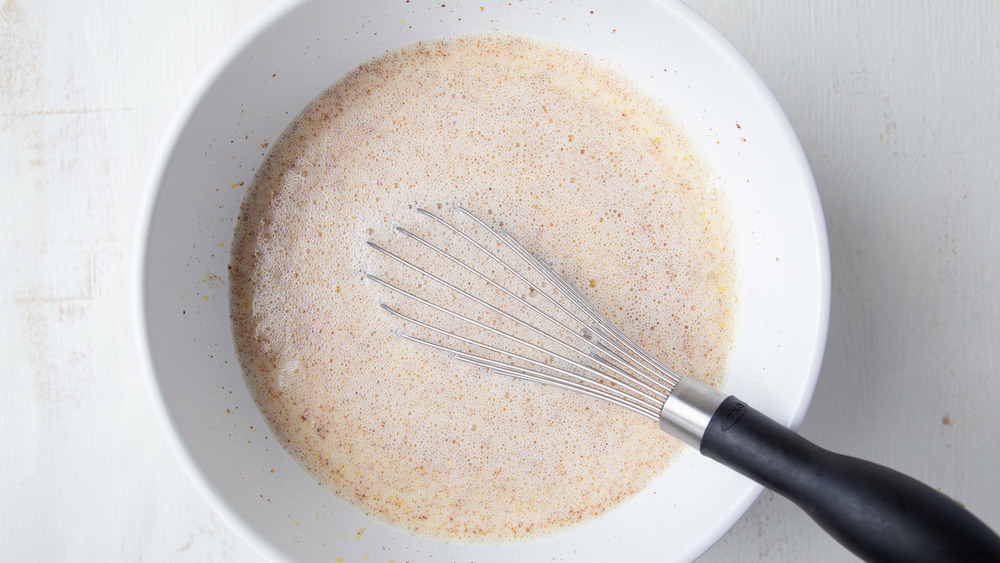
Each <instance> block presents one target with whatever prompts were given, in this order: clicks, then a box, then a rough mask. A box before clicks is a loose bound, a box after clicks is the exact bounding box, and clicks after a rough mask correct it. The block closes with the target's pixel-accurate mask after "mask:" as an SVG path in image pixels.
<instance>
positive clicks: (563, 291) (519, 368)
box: [365, 207, 680, 420]
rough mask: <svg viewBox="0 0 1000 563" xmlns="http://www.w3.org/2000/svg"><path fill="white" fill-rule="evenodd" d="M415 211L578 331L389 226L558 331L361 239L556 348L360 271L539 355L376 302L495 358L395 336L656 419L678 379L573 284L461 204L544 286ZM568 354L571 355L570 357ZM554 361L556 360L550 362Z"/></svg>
mask: <svg viewBox="0 0 1000 563" xmlns="http://www.w3.org/2000/svg"><path fill="white" fill-rule="evenodd" d="M416 211H417V213H418V214H420V215H422V216H425V217H427V218H429V219H431V220H433V221H434V222H435V223H437V224H438V225H440V226H441V227H443V228H444V229H446V230H447V231H448V232H450V233H452V234H454V235H457V236H458V237H459V238H460V239H462V240H464V241H465V242H466V243H468V244H469V245H471V247H472V248H474V249H476V251H478V252H479V253H481V254H482V255H483V256H485V257H486V258H488V259H489V261H492V262H494V263H496V264H497V265H499V266H500V267H501V268H503V270H504V271H506V272H508V273H509V274H511V275H513V276H514V277H515V278H516V279H517V280H518V281H520V282H521V283H523V284H524V285H526V286H527V287H528V288H529V289H530V291H531V292H533V293H534V294H537V295H541V296H543V297H544V298H545V299H546V300H547V301H548V302H549V303H550V304H551V305H553V306H554V307H555V308H556V309H557V310H558V311H559V312H560V313H561V314H563V315H566V316H567V317H568V318H569V319H572V322H573V323H576V324H578V325H579V327H580V329H573V328H571V327H569V326H568V325H567V324H566V323H565V322H564V321H561V320H559V319H558V318H556V317H555V316H554V315H552V314H550V313H548V312H546V311H544V310H542V309H541V308H539V307H538V306H536V305H535V304H532V303H530V302H528V301H527V300H526V299H525V298H523V297H522V296H521V295H518V293H517V292H516V291H513V290H512V289H510V288H509V287H506V286H505V284H502V283H500V282H498V281H497V280H495V279H493V278H492V277H491V276H489V275H487V274H485V273H484V272H482V271H480V270H478V269H477V268H476V267H474V266H471V265H470V264H468V263H467V262H465V261H463V260H462V259H460V258H458V257H456V256H455V255H454V254H452V253H450V252H449V251H448V250H445V249H443V248H441V247H440V246H438V245H436V244H434V243H432V242H430V241H428V240H427V239H425V238H424V237H421V236H419V235H416V234H414V233H413V232H411V231H409V230H407V229H405V228H403V227H397V228H396V231H397V232H399V233H400V234H402V235H404V236H406V237H407V238H408V239H410V240H412V241H415V242H416V243H417V244H419V245H421V246H422V247H423V248H426V249H429V250H431V251H432V252H433V253H435V254H437V255H438V256H440V257H442V258H444V259H445V260H447V261H449V262H451V263H452V264H454V265H456V266H458V267H460V268H461V269H462V270H464V271H466V272H468V273H470V274H472V275H474V276H475V277H476V278H478V279H480V280H482V281H483V282H485V284H486V285H488V286H490V287H492V288H494V289H496V290H498V291H499V292H500V293H502V294H503V295H504V296H506V297H507V298H509V299H512V300H513V301H514V302H515V303H517V304H518V306H519V307H523V308H524V309H525V311H526V312H528V313H529V314H532V315H536V316H537V317H538V318H540V319H542V320H544V321H545V322H547V323H549V324H551V325H552V326H553V327H554V328H556V329H557V330H558V331H560V332H561V333H562V334H563V337H557V336H555V335H554V334H553V333H551V332H550V331H547V330H543V329H541V328H539V327H538V326H536V325H535V324H533V323H532V322H529V321H528V320H525V319H524V318H522V317H520V316H518V315H515V314H513V313H511V312H509V311H506V310H504V309H503V308H502V307H501V306H498V305H497V304H495V303H491V302H489V301H487V300H486V299H485V298H482V297H479V296H476V295H474V294H472V293H471V292H470V291H466V290H464V289H462V288H460V287H458V286H456V285H455V284H453V283H450V282H448V281H447V280H445V279H443V278H442V277H441V276H438V275H436V274H434V273H432V272H430V271H428V270H427V269H425V268H422V267H420V266H417V265H416V264H414V263H413V262H411V261H409V260H407V259H406V258H403V257H402V256H400V255H399V254H396V253H394V252H392V251H390V250H387V249H385V248H383V247H382V246H380V245H378V244H376V243H374V242H371V241H369V242H368V245H369V246H370V247H371V248H373V249H375V250H376V251H377V252H378V253H380V254H382V255H384V256H386V257H388V258H390V259H391V260H393V261H394V262H397V263H399V264H401V265H403V266H405V267H406V268H408V269H410V270H412V271H413V272H416V273H417V274H419V275H420V276H421V277H424V278H426V279H429V280H431V281H433V282H434V283H436V284H438V285H440V286H441V287H444V288H446V289H447V290H448V291H449V292H451V293H452V294H454V295H455V296H460V297H461V298H464V299H466V300H468V301H469V302H471V303H474V304H476V305H477V306H479V307H482V308H485V309H486V310H489V311H491V312H492V313H495V314H498V315H500V316H501V317H502V318H504V319H507V320H509V321H511V322H513V323H515V324H516V325H518V326H521V327H523V328H525V329H526V330H527V331H528V332H530V333H531V334H533V335H534V336H537V337H539V338H540V339H542V340H543V341H545V342H548V343H552V344H556V345H557V346H558V347H559V348H560V349H561V350H563V351H564V353H559V352H555V351H553V350H552V349H548V348H546V347H544V346H541V345H539V344H536V343H534V342H531V341H529V340H526V339H524V338H521V337H518V336H515V335H514V334H510V332H509V331H505V330H502V329H500V328H497V327H495V326H490V325H489V324H486V323H484V322H481V321H479V320H476V319H473V318H472V317H470V316H469V315H467V314H463V313H460V312H458V311H456V310H454V309H453V308H452V307H453V306H454V305H453V306H452V307H448V306H444V305H441V304H439V303H435V302H433V301H431V300H429V299H425V298H424V297H421V296H418V295H416V294H414V293H413V292H411V291H407V290H406V289H403V288H401V287H399V286H398V285H395V284H393V283H390V282H388V281H386V280H384V279H382V278H380V277H378V276H376V275H373V274H371V273H366V274H365V276H366V277H367V278H368V279H369V280H371V281H373V282H375V283H377V284H379V285H381V286H383V287H386V288H387V289H389V290H391V291H393V292H395V293H397V294H399V295H401V296H403V297H405V298H407V299H410V300H412V301H414V302H416V303H418V304H420V305H422V306H425V307H429V308H431V309H433V310H435V311H437V312H440V313H443V314H445V315H447V316H449V317H451V318H454V319H456V320H458V321H461V323H464V324H465V325H467V326H470V327H475V328H476V329H478V330H479V331H481V334H484V335H492V336H493V337H500V339H501V341H507V342H511V343H514V344H516V345H517V346H520V347H523V348H527V349H530V350H532V351H534V352H537V353H539V354H541V355H542V358H543V359H537V358H532V357H530V356H528V355H525V354H523V353H518V352H516V351H514V350H512V349H508V348H506V347H504V346H502V345H494V344H490V343H487V342H484V341H483V340H482V339H479V338H472V337H469V336H464V335H462V334H459V333H458V332H457V331H455V330H447V329H444V328H441V327H439V326H434V325H433V324H430V323H428V322H425V321H422V320H419V319H417V318H414V317H412V316H410V315H407V314H404V313H402V312H400V311H399V310H397V309H394V308H393V307H390V306H388V305H386V304H384V303H383V304H382V305H381V306H382V308H383V309H385V310H386V311H388V312H389V313H391V314H392V315H394V316H395V317H397V318H399V319H401V320H403V321H404V322H405V323H408V324H410V325H413V326H416V327H420V328H422V329H424V330H427V331H430V332H431V333H433V334H436V335H438V336H440V337H443V338H444V339H445V341H447V340H449V339H450V340H457V341H458V342H462V343H464V344H466V345H469V346H471V347H473V349H479V350H484V351H487V352H490V353H492V354H496V355H497V356H498V357H499V358H500V359H493V358H490V357H487V355H480V354H478V353H473V352H472V351H471V350H470V351H463V350H460V349H458V348H456V347H452V346H448V345H445V344H441V343H436V342H432V341H430V340H427V339H424V338H420V337H417V336H414V335H411V334H405V333H403V334H402V336H403V337H404V338H406V339H407V340H410V341H412V342H416V343H419V344H422V345H425V346H428V347H430V348H433V349H436V350H439V351H442V352H445V353H448V354H450V355H451V356H452V357H454V358H455V359H458V360H460V361H463V362H465V363H468V364H472V365H476V366H479V367H483V368H486V369H487V370H490V371H492V372H493V373H497V374H501V375H506V376H511V377H516V378H519V379H525V380H530V381H535V382H539V383H544V384H547V385H551V386H555V387H559V388H562V389H567V390H570V391H575V392H577V393H581V394H584V395H587V396H590V397H594V398H598V399H602V400H605V401H608V402H611V403H613V404H616V405H618V406H621V407H624V408H626V409H628V410H630V411H632V412H635V413H638V414H641V415H643V416H646V417H649V418H652V419H654V420H656V419H658V418H659V416H660V411H661V409H662V407H663V404H664V402H665V401H666V399H667V398H668V397H669V396H670V393H671V391H672V390H673V388H674V386H675V385H676V384H677V382H678V381H679V380H680V378H679V377H678V376H677V375H676V374H675V373H674V372H672V371H671V370H669V369H668V368H666V367H665V366H663V364H661V363H660V362H658V361H657V360H656V359H655V358H653V357H652V356H650V355H649V354H648V353H646V352H645V351H643V350H642V348H640V347H639V346H638V345H637V344H635V343H634V342H633V341H632V340H631V339H629V338H628V337H627V336H626V335H625V334H624V333H622V332H621V331H620V330H619V329H618V328H617V327H616V326H615V325H614V324H613V323H611V322H610V321H609V320H608V319H607V317H605V316H604V315H603V314H602V313H601V312H600V311H599V310H597V309H596V308H595V307H594V306H593V305H592V304H591V303H590V302H589V301H588V300H587V298H586V297H585V296H584V295H583V293H582V292H580V290H579V289H577V288H576V287H575V286H573V284H571V283H569V282H567V281H566V280H565V279H563V278H562V277H561V276H560V275H559V274H558V273H556V272H555V270H554V269H552V268H551V267H550V266H549V265H548V264H546V263H545V262H543V261H542V260H540V259H538V258H537V257H535V256H534V255H532V254H531V253H530V252H529V251H528V250H527V249H526V248H525V247H524V246H522V245H521V244H520V243H518V242H517V241H516V240H515V239H514V238H513V237H511V236H510V235H509V234H508V233H506V232H504V231H502V230H498V229H495V228H493V227H491V226H489V225H488V224H486V223H485V222H484V221H482V220H481V219H480V218H478V217H476V216H475V215H473V214H472V213H471V212H470V211H468V210H466V209H464V208H462V207H458V208H457V211H459V212H460V213H461V214H462V215H464V216H466V217H468V218H469V219H471V220H472V221H473V222H474V223H476V225H478V227H479V229H480V230H482V231H483V232H484V233H487V234H489V235H490V236H491V237H493V238H494V239H496V241H499V242H500V243H501V244H502V245H503V246H504V247H506V248H507V249H509V250H510V251H511V252H512V253H513V254H514V255H516V256H517V257H518V259H520V261H521V262H523V264H524V265H526V266H527V272H526V273H528V274H531V275H534V276H535V277H540V278H541V280H544V283H545V284H547V285H548V286H550V288H545V287H543V286H541V285H539V284H538V283H536V282H534V281H532V280H531V279H530V278H529V277H528V275H525V273H522V272H521V271H520V270H519V269H518V268H516V267H515V266H513V265H512V264H511V263H510V262H509V261H508V260H506V259H504V258H502V257H500V256H499V255H498V254H497V253H496V252H494V251H492V250H490V249H489V248H487V247H486V246H485V245H484V244H482V243H481V242H479V241H478V240H476V239H475V238H473V237H472V236H470V235H469V234H467V233H465V232H463V231H462V230H461V229H459V228H458V227H455V226H454V225H452V224H451V223H449V222H448V221H446V220H445V219H443V218H441V217H439V216H437V215H435V214H434V213H431V212H430V211H427V210H426V209H417V210H416ZM567 304H568V305H569V306H567ZM572 342H575V343H576V344H573V343H572ZM588 349H589V351H588ZM570 356H576V357H578V359H575V358H573V357H570ZM560 362H561V363H562V364H564V365H562V366H560V365H556V364H557V363H560ZM518 364H520V365H518ZM527 366H532V367H527Z"/></svg>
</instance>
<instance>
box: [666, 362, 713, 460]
mask: <svg viewBox="0 0 1000 563" xmlns="http://www.w3.org/2000/svg"><path fill="white" fill-rule="evenodd" d="M725 400H726V395H725V394H724V393H722V392H721V391H719V390H718V389H716V388H714V387H712V386H711V385H708V384H707V383H703V382H702V381H699V380H697V379H694V378H692V377H684V378H681V380H680V381H678V382H677V384H676V385H675V386H674V389H673V391H671V392H670V397H668V398H667V400H666V402H664V403H663V409H662V410H661V411H660V421H659V422H660V429H661V430H663V431H664V432H666V433H667V434H670V435H671V436H673V437H675V438H677V439H679V440H681V441H683V442H684V443H685V444H688V445H689V446H692V447H694V448H695V449H698V450H701V439H702V438H703V437H704V436H705V430H707V429H708V423H709V422H711V421H712V416H713V415H715V411H716V410H718V408H719V405H721V404H722V402H723V401H725Z"/></svg>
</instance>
